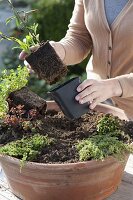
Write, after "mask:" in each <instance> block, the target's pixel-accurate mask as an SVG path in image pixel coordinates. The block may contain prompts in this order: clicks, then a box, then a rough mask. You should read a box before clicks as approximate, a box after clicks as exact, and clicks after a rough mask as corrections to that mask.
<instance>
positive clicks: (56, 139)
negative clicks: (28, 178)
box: [0, 105, 133, 163]
mask: <svg viewBox="0 0 133 200" xmlns="http://www.w3.org/2000/svg"><path fill="white" fill-rule="evenodd" d="M104 115H105V114H103V113H99V112H94V111H90V112H89V113H87V114H85V115H83V116H82V117H81V118H79V119H76V120H69V119H67V118H66V117H65V116H64V115H63V113H62V112H56V111H53V112H51V111H48V112H47V113H46V115H45V116H44V115H41V114H40V113H39V112H37V111H36V110H35V109H31V110H26V109H25V108H24V107H23V106H21V105H18V106H16V107H15V108H13V107H12V108H11V109H10V111H9V113H8V115H7V118H6V119H5V120H4V122H1V124H0V145H4V144H7V143H9V142H11V141H16V140H18V139H21V138H23V137H30V136H33V135H35V134H40V135H43V136H48V138H51V139H53V143H52V145H49V146H47V147H44V148H43V150H42V151H41V153H40V154H39V156H37V158H36V159H34V160H33V161H35V162H40V163H66V162H67V163H73V162H78V161H79V153H78V151H77V148H76V144H77V143H78V142H79V141H81V140H83V139H87V138H89V137H90V136H92V135H95V134H96V131H97V123H98V121H99V120H100V119H101V118H102V117H103V116H104ZM121 128H122V130H124V131H125V133H126V134H127V135H130V136H131V138H132V139H133V134H132V133H133V122H129V123H127V122H125V121H121ZM120 140H123V141H124V140H125V137H123V138H120Z"/></svg>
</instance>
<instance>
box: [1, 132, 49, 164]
mask: <svg viewBox="0 0 133 200" xmlns="http://www.w3.org/2000/svg"><path fill="white" fill-rule="evenodd" d="M51 143H52V139H50V138H48V137H47V136H42V135H39V134H36V135H34V136H32V137H30V138H22V139H21V140H17V141H15V142H11V143H9V144H6V145H5V146H3V147H0V153H2V154H5V155H9V156H13V157H15V158H19V159H21V165H23V164H24V162H25V161H33V160H34V159H35V158H36V157H37V156H38V155H39V153H40V151H41V150H42V149H43V148H44V147H46V146H49V145H50V144H51Z"/></svg>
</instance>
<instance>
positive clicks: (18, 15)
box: [0, 0, 40, 54]
mask: <svg viewBox="0 0 133 200" xmlns="http://www.w3.org/2000/svg"><path fill="white" fill-rule="evenodd" d="M7 2H8V3H9V5H10V6H11V9H12V11H13V14H14V15H13V16H11V17H9V18H8V19H7V20H6V24H8V23H9V22H10V21H12V20H15V21H16V25H17V27H18V28H20V29H23V30H25V31H26V33H27V34H26V36H25V38H24V39H23V40H22V41H21V40H20V39H18V38H16V37H12V36H7V35H5V34H4V33H2V32H0V37H1V41H2V40H3V39H6V40H9V41H13V42H15V43H17V44H18V46H17V47H14V48H19V49H21V50H24V51H25V52H26V53H28V54H30V53H31V50H30V47H31V46H35V45H39V43H40V40H39V34H37V28H38V24H35V23H33V25H31V26H29V25H28V16H29V15H30V14H31V13H33V12H35V11H36V10H31V11H29V12H25V11H16V9H15V8H14V6H13V4H12V1H11V0H7Z"/></svg>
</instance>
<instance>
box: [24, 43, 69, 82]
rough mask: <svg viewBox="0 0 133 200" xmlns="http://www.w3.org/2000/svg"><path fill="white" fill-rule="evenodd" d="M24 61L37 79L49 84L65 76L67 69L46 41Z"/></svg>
mask: <svg viewBox="0 0 133 200" xmlns="http://www.w3.org/2000/svg"><path fill="white" fill-rule="evenodd" d="M26 61H27V62H28V63H29V64H30V65H31V68H32V69H33V70H34V71H35V73H37V74H38V76H39V78H41V79H44V80H45V81H46V82H47V83H49V84H53V83H56V82H57V81H58V80H60V79H61V78H62V77H64V76H66V74H67V67H66V66H65V65H64V63H63V62H62V60H61V59H60V58H59V56H58V55H57V53H56V51H55V50H54V48H53V47H52V46H51V45H50V43H49V42H48V41H47V42H45V43H42V44H41V45H40V47H39V49H37V50H36V51H35V52H32V53H31V54H30V55H29V56H28V57H27V58H26Z"/></svg>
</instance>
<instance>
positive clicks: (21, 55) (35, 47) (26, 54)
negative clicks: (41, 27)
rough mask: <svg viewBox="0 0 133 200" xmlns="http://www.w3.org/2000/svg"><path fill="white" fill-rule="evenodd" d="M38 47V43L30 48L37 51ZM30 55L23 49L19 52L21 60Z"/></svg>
mask: <svg viewBox="0 0 133 200" xmlns="http://www.w3.org/2000/svg"><path fill="white" fill-rule="evenodd" d="M38 48H39V45H36V46H33V47H30V50H31V52H34V51H36V50H37V49H38ZM28 55H29V54H28V53H26V52H25V51H22V52H21V53H20V54H19V59H20V60H25V58H26V57H27V56H28Z"/></svg>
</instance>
